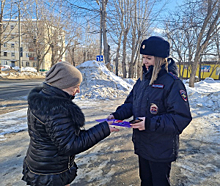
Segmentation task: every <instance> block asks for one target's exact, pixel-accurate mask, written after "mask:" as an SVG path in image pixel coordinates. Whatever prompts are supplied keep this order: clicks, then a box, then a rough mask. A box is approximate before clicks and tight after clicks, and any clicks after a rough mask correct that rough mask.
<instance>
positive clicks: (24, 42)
mask: <svg viewBox="0 0 220 186" xmlns="http://www.w3.org/2000/svg"><path fill="white" fill-rule="evenodd" d="M33 22H34V21H32V24H33ZM27 25H28V24H27V22H25V21H21V22H20V32H19V21H18V20H17V19H16V20H9V21H3V27H2V29H3V32H2V34H1V56H0V64H1V65H9V66H10V67H33V68H35V69H37V66H38V64H39V60H38V58H37V52H36V51H37V50H39V48H40V47H41V51H40V53H42V54H44V52H45V54H46V55H42V56H41V58H42V59H41V63H40V66H39V70H40V71H47V70H49V69H50V67H51V56H52V51H51V49H49V50H48V48H49V47H50V45H49V44H48V39H47V37H49V36H48V33H46V32H48V31H47V30H45V29H44V24H43V23H41V25H43V26H42V28H43V29H41V32H42V33H43V34H42V33H41V37H42V38H37V39H41V40H40V42H39V43H40V44H38V47H39V48H36V45H35V43H34V42H35V41H34V40H33V39H32V37H31V35H33V29H32V33H30V32H29V31H28V30H27V28H28V26H27ZM53 29H54V28H53ZM42 30H43V31H42ZM44 32H45V33H44ZM19 37H20V40H19ZM64 40H65V39H64ZM19 45H20V49H19ZM40 45H41V46H40ZM42 46H43V48H42ZM38 52H39V51H38ZM19 55H20V57H19ZM61 60H65V54H64V55H63V56H62V57H61V58H60V61H61Z"/></svg>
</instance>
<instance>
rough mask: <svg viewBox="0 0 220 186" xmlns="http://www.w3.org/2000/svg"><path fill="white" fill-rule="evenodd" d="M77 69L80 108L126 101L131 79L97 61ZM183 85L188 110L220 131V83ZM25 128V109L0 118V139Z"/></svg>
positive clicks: (77, 98)
mask: <svg viewBox="0 0 220 186" xmlns="http://www.w3.org/2000/svg"><path fill="white" fill-rule="evenodd" d="M77 68H78V69H79V70H80V71H81V73H82V74H83V82H82V84H81V86H80V90H81V92H80V94H78V95H77V96H76V98H75V99H76V100H75V101H78V102H80V104H81V105H84V102H86V105H87V106H88V100H89V104H93V103H94V104H95V99H103V100H104V99H114V98H123V97H124V98H125V97H126V96H127V95H128V94H129V92H130V90H131V89H132V86H133V84H134V83H135V81H134V80H132V79H126V80H123V79H122V78H120V77H118V76H116V75H115V74H114V73H112V72H110V71H109V70H108V69H107V68H106V66H105V65H104V64H103V63H100V62H96V61H86V62H84V63H82V64H81V65H79V66H77ZM184 83H185V85H186V88H187V92H188V96H189V103H190V106H191V108H194V109H196V110H197V113H198V115H201V116H203V115H204V117H203V119H204V118H208V120H210V122H211V121H212V120H213V119H216V118H217V122H214V123H212V127H215V128H218V130H220V125H219V124H220V116H219V115H220V114H219V113H220V81H219V80H215V81H214V80H213V79H206V80H204V81H200V82H197V83H195V87H194V88H191V87H189V86H188V84H187V81H184ZM200 110H201V111H200ZM204 110H209V113H210V114H206V111H204ZM26 128H27V125H26V109H22V110H18V111H15V112H11V113H7V114H3V115H0V140H1V139H4V137H3V136H4V134H6V133H12V132H19V131H21V130H25V129H26ZM206 128H207V126H206Z"/></svg>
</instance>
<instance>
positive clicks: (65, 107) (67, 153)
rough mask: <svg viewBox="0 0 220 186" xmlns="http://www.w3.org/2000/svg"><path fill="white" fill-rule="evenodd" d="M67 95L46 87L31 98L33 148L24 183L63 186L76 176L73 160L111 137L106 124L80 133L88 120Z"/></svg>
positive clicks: (30, 148) (27, 161)
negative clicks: (77, 155)
mask: <svg viewBox="0 0 220 186" xmlns="http://www.w3.org/2000/svg"><path fill="white" fill-rule="evenodd" d="M71 98H72V97H71V96H70V95H69V94H67V93H66V92H64V91H62V90H60V89H58V88H55V87H52V86H50V85H48V84H45V83H44V84H43V88H42V87H38V88H35V89H33V90H32V91H31V92H30V94H29V96H28V132H29V135H30V144H29V148H28V151H27V155H26V157H25V159H24V169H23V174H24V176H23V178H22V179H23V180H24V181H26V182H27V183H28V184H30V185H36V186H41V185H42V186H43V185H44V186H52V185H54V186H55V185H56V186H63V185H66V184H69V183H71V181H72V180H73V179H74V178H75V176H76V169H77V167H76V165H75V163H74V156H75V155H76V154H78V153H80V152H83V151H85V150H87V149H89V148H90V147H92V146H94V145H95V144H96V143H98V142H99V141H100V140H102V139H104V138H105V137H107V136H108V135H109V134H110V129H109V126H108V123H107V122H103V123H100V124H98V125H96V126H94V127H92V128H90V129H88V130H80V128H81V127H82V126H84V122H85V118H84V115H83V113H82V111H81V109H80V108H79V107H78V106H77V105H76V104H74V103H73V102H72V99H71Z"/></svg>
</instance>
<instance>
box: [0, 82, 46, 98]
mask: <svg viewBox="0 0 220 186" xmlns="http://www.w3.org/2000/svg"><path fill="white" fill-rule="evenodd" d="M42 81H43V80H42V79H34V80H33V79H32V80H0V101H3V100H9V99H13V98H15V97H22V96H27V94H28V92H29V91H30V90H31V89H32V88H33V87H35V86H38V85H40V84H41V83H42Z"/></svg>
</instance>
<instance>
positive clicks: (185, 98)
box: [180, 90, 187, 101]
mask: <svg viewBox="0 0 220 186" xmlns="http://www.w3.org/2000/svg"><path fill="white" fill-rule="evenodd" d="M180 95H181V97H182V98H183V100H184V101H187V96H186V91H185V90H180Z"/></svg>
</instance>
